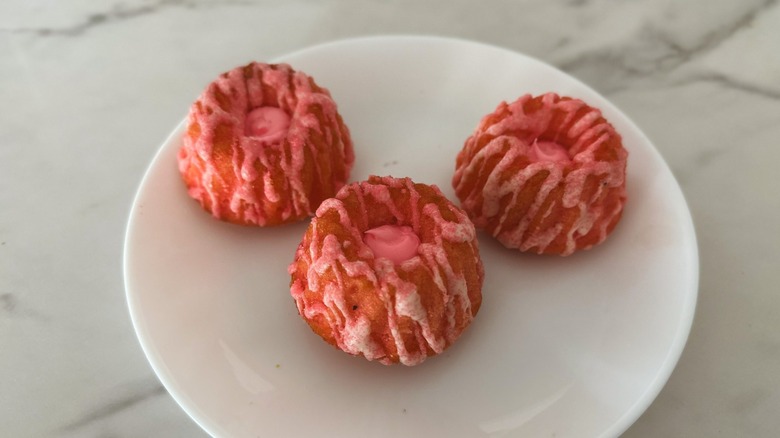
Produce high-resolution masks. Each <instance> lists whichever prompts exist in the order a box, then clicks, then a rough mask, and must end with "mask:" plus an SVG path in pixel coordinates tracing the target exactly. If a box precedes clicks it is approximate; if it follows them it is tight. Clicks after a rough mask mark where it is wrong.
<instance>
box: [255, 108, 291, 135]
mask: <svg viewBox="0 0 780 438" xmlns="http://www.w3.org/2000/svg"><path fill="white" fill-rule="evenodd" d="M245 123H246V125H245V128H244V133H245V134H246V135H248V136H250V137H256V138H257V139H259V140H261V141H267V142H274V141H278V140H281V139H282V138H284V137H285V136H286V135H287V128H289V127H290V116H288V115H287V113H286V112H284V111H283V110H281V109H279V108H276V107H272V106H261V107H259V108H255V109H253V110H252V111H250V112H249V114H247V116H246V122H245Z"/></svg>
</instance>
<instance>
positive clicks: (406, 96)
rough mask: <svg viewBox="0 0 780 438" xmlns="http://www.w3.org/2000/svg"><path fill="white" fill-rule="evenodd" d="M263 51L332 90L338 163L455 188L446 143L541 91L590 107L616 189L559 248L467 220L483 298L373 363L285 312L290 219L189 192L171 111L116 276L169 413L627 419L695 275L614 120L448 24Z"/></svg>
mask: <svg viewBox="0 0 780 438" xmlns="http://www.w3.org/2000/svg"><path fill="white" fill-rule="evenodd" d="M277 61H284V62H289V63H290V64H292V65H293V67H295V68H296V69H299V70H302V71H305V72H307V73H309V74H311V75H312V76H314V77H315V78H316V79H317V82H318V83H319V84H321V85H323V86H325V87H327V88H329V89H330V91H331V92H332V94H333V96H334V98H335V100H336V101H337V102H338V105H339V109H340V111H341V113H342V115H343V117H344V119H345V121H346V122H347V124H348V125H349V126H350V128H351V131H352V133H353V139H354V142H355V148H356V157H357V159H356V165H355V168H354V170H353V172H352V178H351V179H352V180H361V179H365V178H366V177H368V175H369V174H380V175H385V174H390V175H394V176H409V177H411V178H413V179H415V180H416V181H419V182H425V183H434V184H437V185H439V187H440V188H441V189H442V190H443V191H444V193H445V195H447V196H448V197H450V199H456V198H455V196H454V193H453V190H452V188H451V186H450V179H451V175H452V172H453V169H454V162H455V155H456V153H457V152H458V151H459V150H460V148H461V146H462V144H463V141H464V140H465V138H466V137H467V136H468V135H469V134H470V133H471V131H472V130H473V129H474V128H475V127H476V124H477V122H478V121H479V119H480V118H481V117H482V116H483V115H484V114H486V113H488V112H490V111H492V110H493V109H494V108H495V106H496V105H497V104H498V103H499V102H500V101H501V100H514V99H515V98H517V97H519V96H520V95H522V94H524V93H533V94H539V93H543V92H547V91H555V92H557V93H559V94H562V95H568V96H574V97H578V98H581V99H583V100H585V101H586V102H588V103H590V104H591V105H593V106H596V107H598V108H601V109H602V111H603V113H604V115H605V116H606V118H607V119H608V120H610V121H611V122H612V123H613V124H614V126H615V127H616V128H617V130H618V131H619V132H620V133H621V134H622V135H623V139H624V143H625V146H626V148H627V149H628V150H629V153H630V156H629V165H628V197H629V203H628V204H627V207H626V210H625V215H624V217H623V220H622V222H621V224H620V225H619V226H618V227H617V229H616V230H615V232H614V233H613V234H612V236H611V237H610V238H609V239H608V240H607V242H606V243H604V244H603V245H601V246H600V247H597V248H595V249H593V250H591V251H586V252H584V253H578V254H576V255H574V256H571V257H568V258H560V257H540V256H532V255H522V254H519V253H516V252H513V251H509V250H505V249H503V248H502V247H500V246H499V245H498V244H496V243H495V242H493V241H492V240H491V239H490V238H489V237H487V236H486V235H484V234H483V235H480V245H481V246H480V248H481V251H482V256H483V260H484V263H485V271H486V280H485V285H484V291H483V294H484V303H483V306H482V309H481V310H480V313H479V315H478V316H477V318H476V319H475V321H474V323H473V324H472V326H471V327H470V328H469V330H467V332H466V333H465V335H464V336H463V337H462V338H461V339H460V340H459V342H457V343H456V344H455V345H454V346H453V347H452V348H451V349H449V350H447V351H446V352H445V353H444V354H443V355H441V356H439V357H435V358H433V359H430V360H428V361H427V362H425V363H424V364H422V365H420V366H418V367H412V368H407V367H403V366H394V367H386V366H383V365H380V364H378V363H370V362H367V361H365V360H363V359H360V358H355V357H351V356H349V355H347V354H344V353H342V352H340V351H337V350H336V349H334V348H333V347H331V346H329V345H327V344H325V343H324V342H323V341H321V340H320V339H319V337H317V336H316V335H315V334H314V333H312V332H311V330H310V329H309V327H308V326H307V325H306V324H305V323H304V322H303V321H302V320H301V319H300V317H299V316H298V314H297V312H296V308H295V305H294V303H293V300H292V298H291V297H290V295H289V289H288V284H289V277H288V274H287V271H286V268H287V265H288V263H289V262H291V261H292V258H293V253H294V251H295V248H296V246H297V244H298V242H299V241H300V238H301V237H302V235H303V232H304V230H305V227H306V226H307V224H306V223H301V224H296V225H291V226H285V227H281V228H273V229H255V228H244V227H239V226H234V225H229V224H226V223H222V222H219V221H216V220H214V219H212V218H211V217H210V216H209V215H208V214H206V213H205V212H203V211H202V210H201V209H200V207H199V206H198V205H197V204H196V203H195V202H194V201H192V200H190V199H189V198H188V197H187V194H186V190H185V188H184V185H183V183H182V182H181V180H180V178H179V174H178V171H177V167H176V151H177V148H178V145H179V141H180V137H181V134H182V131H183V127H182V126H179V127H178V128H177V129H176V130H175V131H174V132H173V133H172V134H171V136H170V138H169V139H168V140H167V141H166V142H165V143H164V144H163V145H162V147H161V149H160V151H159V153H158V154H157V156H156V157H155V158H154V161H153V162H152V164H151V166H150V168H149V170H148V172H147V174H146V176H145V177H144V179H143V182H142V183H141V187H140V189H139V191H138V195H137V198H136V200H135V204H134V205H133V209H132V213H131V215H130V220H129V225H128V230H127V237H126V242H125V282H126V289H127V300H128V303H129V307H130V313H131V315H132V319H133V323H134V325H135V329H136V331H137V333H138V337H139V339H140V341H141V345H142V346H143V349H144V351H145V353H146V355H147V357H148V359H149V362H150V363H151V365H152V367H153V368H154V370H155V372H156V373H157V375H158V376H159V378H160V380H161V381H162V382H163V384H164V385H165V387H166V388H167V389H168V391H169V392H170V393H171V395H172V396H173V397H174V398H175V399H176V401H177V402H178V403H179V404H180V405H181V406H182V407H183V408H184V410H185V411H186V412H187V413H188V414H189V415H190V416H191V417H192V418H193V419H194V420H195V421H196V422H197V423H198V424H200V425H201V426H202V427H203V428H204V429H205V430H206V431H208V432H209V433H210V434H212V435H214V436H218V437H258V436H268V437H278V436H285V437H302V436H339V437H343V438H347V437H398V436H406V437H423V436H424V437H431V436H437V437H444V436H446V437H481V436H490V437H498V436H501V437H539V436H556V437H558V438H562V437H574V436H577V437H596V436H616V435H618V434H620V433H622V432H623V431H624V430H625V429H626V428H628V426H630V425H631V423H633V422H634V421H635V420H636V419H637V418H638V417H639V416H640V415H641V414H642V412H644V410H645V409H646V408H647V406H648V405H649V404H650V403H651V402H652V400H653V399H654V398H655V396H656V395H657V394H658V392H659V391H660V390H661V388H662V386H663V385H664V383H665V382H666V380H667V379H668V377H669V375H670V373H671V372H672V369H673V368H674V365H675V364H676V362H677V359H678V358H679V356H680V353H681V352H682V349H683V346H684V344H685V341H686V339H687V336H688V332H689V329H690V325H691V321H692V318H693V313H694V308H695V303H696V294H697V284H698V253H697V248H696V238H695V233H694V229H693V225H692V221H691V217H690V214H689V211H688V208H687V206H686V203H685V200H684V199H683V196H682V194H681V191H680V188H679V186H678V185H677V183H676V182H675V179H674V177H673V176H672V174H671V172H670V171H669V168H668V167H667V166H666V164H665V163H664V161H663V159H662V158H661V156H660V155H659V154H658V152H657V151H656V150H655V148H654V147H653V145H652V144H651V143H650V141H649V140H648V139H647V138H646V137H645V136H644V135H643V134H642V132H641V131H640V130H639V129H638V128H637V127H636V126H635V125H634V124H633V123H632V122H631V121H630V120H629V119H628V117H626V116H625V115H624V114H623V113H621V112H620V111H619V110H618V109H617V108H615V106H613V105H612V104H611V103H610V102H608V101H607V100H606V99H605V98H603V97H602V96H600V95H599V94H597V93H596V92H595V91H593V90H591V89H590V88H588V87H587V86H585V85H583V84H582V83H580V82H579V81H577V80H576V79H573V78H572V77H570V76H568V75H566V74H564V73H562V72H561V71H559V70H556V69H555V68H553V67H550V66H548V65H546V64H543V63H541V62H539V61H537V60H534V59H531V58H528V57H526V56H524V55H521V54H518V53H515V52H511V51H508V50H504V49H500V48H496V47H492V46H486V45H483V44H478V43H473V42H467V41H461V40H453V39H444V38H431V37H395V36H394V37H378V38H364V39H355V40H347V41H341V42H335V43H330V44H325V45H321V46H317V47H313V48H310V49H306V50H303V51H300V52H296V53H293V54H291V55H288V56H284V57H283V58H281V59H279V60H277ZM231 67H233V66H225V70H228V69H229V68H231ZM204 86H205V84H204ZM184 110H185V108H184V107H183V108H182V111H184Z"/></svg>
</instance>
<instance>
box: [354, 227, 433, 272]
mask: <svg viewBox="0 0 780 438" xmlns="http://www.w3.org/2000/svg"><path fill="white" fill-rule="evenodd" d="M363 240H364V241H365V242H366V245H368V247H369V248H371V251H373V252H374V255H376V256H377V257H384V258H387V259H390V260H392V262H393V263H395V264H396V265H397V264H399V263H401V262H403V261H405V260H409V259H410V258H412V257H413V256H414V255H416V254H417V247H419V246H420V238H419V237H417V235H416V234H414V231H412V228H411V227H401V226H398V225H382V226H379V227H375V228H372V229H370V230H368V231H366V232H365V233H363Z"/></svg>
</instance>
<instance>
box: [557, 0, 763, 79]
mask: <svg viewBox="0 0 780 438" xmlns="http://www.w3.org/2000/svg"><path fill="white" fill-rule="evenodd" d="M777 4H778V2H777V0H765V1H763V2H760V3H754V4H751V3H749V2H744V3H743V4H742V6H743V7H742V9H741V10H739V11H738V13H735V14H733V16H732V15H729V16H728V17H727V18H728V20H729V21H727V22H721V23H717V25H710V24H706V23H705V24H703V25H702V26H701V28H702V29H703V30H702V31H699V32H697V33H696V35H695V37H694V38H693V39H692V40H689V38H686V39H685V40H683V39H681V38H680V35H681V32H680V27H684V26H686V25H694V23H691V22H690V20H691V19H695V17H687V18H685V19H682V18H678V17H677V15H678V14H679V11H678V10H677V9H678V8H679V9H682V8H684V7H685V6H683V4H681V3H678V4H673V3H672V4H669V5H667V6H666V9H665V10H663V11H662V12H661V13H656V14H653V15H655V16H653V15H650V17H651V18H648V19H645V20H642V24H641V25H640V26H638V28H637V29H636V31H635V32H633V33H632V34H631V35H630V38H629V39H628V40H625V41H616V42H615V43H614V44H609V45H605V46H603V47H597V48H595V49H592V50H584V51H577V52H574V53H572V54H570V55H564V56H563V57H561V58H560V59H558V57H555V59H556V60H555V64H556V65H557V66H558V67H559V68H561V69H563V70H565V71H567V72H570V73H573V74H574V75H576V76H579V77H584V78H585V79H586V81H588V82H590V83H593V84H594V85H595V86H596V87H597V88H598V89H600V90H601V91H603V92H605V93H607V94H611V93H614V92H618V91H620V90H624V89H625V88H626V87H629V86H636V82H637V81H638V82H640V83H644V82H646V80H647V79H648V78H652V79H653V80H661V81H663V80H664V79H665V78H666V77H667V76H668V75H670V74H671V73H672V72H673V71H675V70H677V69H679V68H680V67H681V66H684V65H686V64H689V63H691V62H694V61H695V60H697V59H698V58H700V57H702V56H704V55H705V54H707V53H710V52H712V51H715V50H717V49H718V48H719V47H720V46H721V45H722V44H723V43H724V42H726V41H728V40H729V39H731V38H733V37H734V36H735V35H737V34H739V33H740V32H742V31H745V30H746V29H749V28H750V27H751V26H752V25H753V23H754V22H755V21H756V19H757V18H758V17H759V16H761V14H763V13H765V12H767V11H768V10H770V9H772V8H774V7H776V6H777ZM694 8H698V6H695V7H694ZM668 22H672V23H673V24H669V23H668ZM705 78H706V79H707V80H714V79H715V78H718V80H722V81H724V83H726V84H728V85H731V86H733V87H735V88H740V89H744V90H745V91H749V90H750V89H751V88H752V87H751V86H750V85H749V84H745V83H744V82H742V83H737V82H735V81H732V82H731V83H729V82H728V81H727V80H726V78H725V77H724V76H722V75H717V74H709V75H708V74H703V75H700V76H699V79H705ZM759 92H760V91H759Z"/></svg>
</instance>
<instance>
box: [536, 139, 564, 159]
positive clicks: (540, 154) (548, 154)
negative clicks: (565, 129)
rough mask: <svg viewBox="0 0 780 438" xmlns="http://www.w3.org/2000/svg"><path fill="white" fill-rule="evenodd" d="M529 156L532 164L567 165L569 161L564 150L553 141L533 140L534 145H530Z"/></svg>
mask: <svg viewBox="0 0 780 438" xmlns="http://www.w3.org/2000/svg"><path fill="white" fill-rule="evenodd" d="M530 156H531V160H532V161H534V162H538V161H552V162H554V163H568V162H569V161H571V157H569V153H568V152H567V151H566V148H565V147H563V146H561V145H559V144H558V143H555V142H553V141H540V140H535V141H534V144H532V145H531V152H530Z"/></svg>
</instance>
